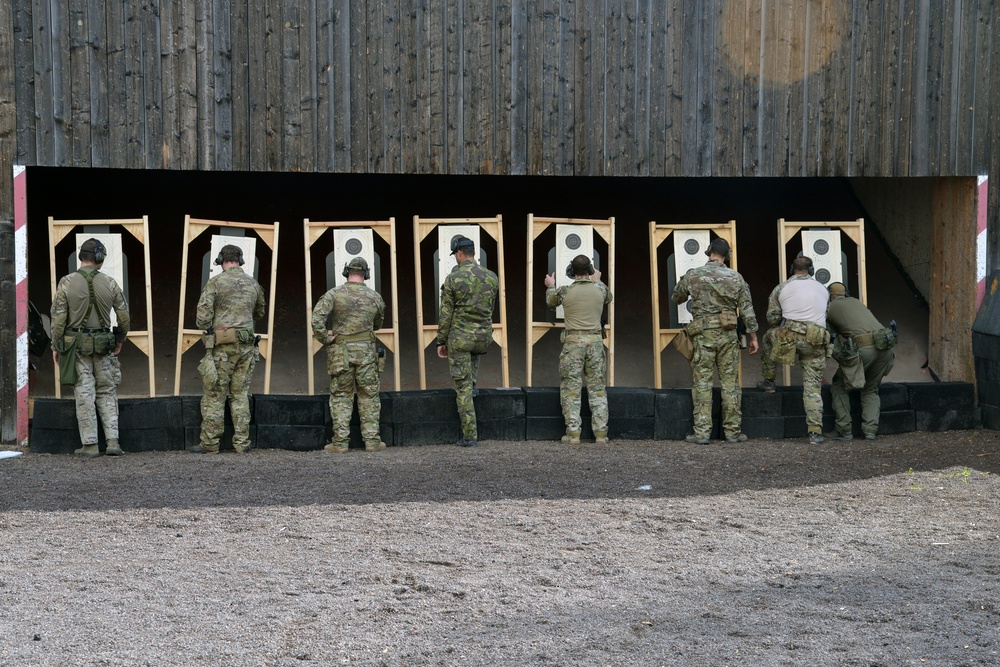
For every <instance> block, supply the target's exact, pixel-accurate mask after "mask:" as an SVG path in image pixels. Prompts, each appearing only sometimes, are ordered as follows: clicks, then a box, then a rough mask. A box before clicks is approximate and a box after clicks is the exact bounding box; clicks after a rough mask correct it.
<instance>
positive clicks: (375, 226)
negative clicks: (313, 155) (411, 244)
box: [302, 218, 400, 395]
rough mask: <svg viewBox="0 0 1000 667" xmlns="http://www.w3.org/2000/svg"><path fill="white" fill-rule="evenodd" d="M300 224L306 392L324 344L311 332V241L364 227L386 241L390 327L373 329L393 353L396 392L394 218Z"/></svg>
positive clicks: (312, 378) (396, 314)
mask: <svg viewBox="0 0 1000 667" xmlns="http://www.w3.org/2000/svg"><path fill="white" fill-rule="evenodd" d="M302 225H303V231H304V234H303V236H304V237H305V253H306V256H305V264H306V349H307V350H309V363H308V364H307V367H308V369H309V372H308V377H309V390H308V391H307V392H306V393H307V394H309V395H312V394H313V392H314V387H315V384H314V383H315V375H316V373H315V370H314V369H313V357H314V356H316V353H317V352H319V351H320V350H322V349H323V348H324V345H323V344H322V343H321V342H319V341H318V340H316V337H315V336H313V331H312V310H313V307H314V306H315V303H313V289H312V253H311V249H312V246H313V244H315V243H316V241H318V240H319V239H320V237H321V236H323V234H324V233H325V232H326V230H328V229H335V228H342V227H351V228H359V227H363V228H367V229H371V230H372V231H373V232H375V233H376V234H378V235H379V236H380V237H381V238H382V239H383V240H384V241H385V242H386V243H388V244H389V264H390V273H391V283H390V284H391V289H392V326H391V327H388V328H382V329H379V330H378V331H376V332H375V337H376V338H378V340H379V342H381V343H382V344H383V345H385V346H386V348H388V349H389V351H390V352H392V360H393V366H394V378H395V382H396V391H399V385H400V373H399V315H398V313H399V306H398V304H399V298H398V297H397V295H398V293H399V292H398V290H397V289H396V219H395V218H389V219H388V220H369V221H365V222H311V221H310V220H309V219H308V218H306V219H305V220H303V221H302ZM373 252H374V250H373ZM371 268H372V269H374V268H375V267H371Z"/></svg>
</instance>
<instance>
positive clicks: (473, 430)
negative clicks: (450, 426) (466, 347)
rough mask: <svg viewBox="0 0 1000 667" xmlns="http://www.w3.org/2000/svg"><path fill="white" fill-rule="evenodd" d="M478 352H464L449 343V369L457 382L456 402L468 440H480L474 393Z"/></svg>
mask: <svg viewBox="0 0 1000 667" xmlns="http://www.w3.org/2000/svg"><path fill="white" fill-rule="evenodd" d="M481 356H483V355H482V354H479V353H476V352H462V351H460V350H456V349H454V347H452V345H451V344H449V345H448V369H449V370H450V371H451V379H452V380H453V381H454V382H455V404H456V405H457V406H458V420H459V422H460V423H461V424H462V437H463V438H465V439H466V440H478V439H479V430H478V428H477V426H476V406H475V404H474V403H473V401H472V394H473V392H474V391H475V389H476V379H477V378H478V377H479V357H481Z"/></svg>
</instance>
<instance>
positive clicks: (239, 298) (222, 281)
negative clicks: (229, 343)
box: [195, 266, 264, 331]
mask: <svg viewBox="0 0 1000 667" xmlns="http://www.w3.org/2000/svg"><path fill="white" fill-rule="evenodd" d="M262 317H264V290H263V289H262V288H261V286H260V285H259V284H258V283H257V281H256V280H254V279H253V277H252V276H248V275H247V274H246V273H244V271H243V269H242V268H240V267H238V266H233V267H230V268H228V269H226V270H225V271H223V272H222V273H220V274H218V275H216V276H214V277H212V278H210V279H209V281H208V282H207V283H205V289H203V290H202V291H201V298H200V299H198V311H197V319H196V320H195V322H196V324H197V326H198V328H199V329H202V330H206V329H210V328H211V329H220V328H223V327H233V328H237V329H250V330H251V331H253V321H254V320H259V319H260V318H262Z"/></svg>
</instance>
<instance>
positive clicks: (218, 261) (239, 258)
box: [215, 246, 244, 266]
mask: <svg viewBox="0 0 1000 667" xmlns="http://www.w3.org/2000/svg"><path fill="white" fill-rule="evenodd" d="M234 247H235V248H236V251H237V252H238V253H239V254H238V255H237V257H236V261H237V262H239V265H240V266H243V264H244V262H243V248H240V247H239V246H234ZM223 261H225V260H223V259H222V251H221V250H220V251H219V254H218V255H217V256H216V257H215V263H216V264H217V265H218V266H222V262H223Z"/></svg>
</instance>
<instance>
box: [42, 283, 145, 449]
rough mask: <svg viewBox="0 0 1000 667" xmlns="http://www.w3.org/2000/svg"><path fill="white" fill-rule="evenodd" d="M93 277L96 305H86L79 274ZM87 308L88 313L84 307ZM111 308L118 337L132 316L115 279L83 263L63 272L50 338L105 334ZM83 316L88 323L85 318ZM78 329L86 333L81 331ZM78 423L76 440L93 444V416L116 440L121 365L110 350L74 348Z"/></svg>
mask: <svg viewBox="0 0 1000 667" xmlns="http://www.w3.org/2000/svg"><path fill="white" fill-rule="evenodd" d="M84 272H86V273H90V274H92V275H93V285H94V307H93V308H90V289H89V288H88V286H87V279H86V278H85V277H84V275H83V273H84ZM88 309H90V314H89V316H88V315H87V311H88ZM112 309H114V311H115V316H116V317H117V319H118V324H117V326H118V327H119V339H120V340H124V338H125V336H126V335H127V334H128V330H129V325H130V320H129V312H128V304H127V303H125V297H124V295H123V294H122V290H121V288H120V287H119V286H118V283H117V282H116V281H115V279H114V278H112V277H111V276H109V275H107V274H106V273H101V272H100V271H99V270H98V269H97V267H95V266H85V267H83V268H81V269H79V271H76V272H74V273H71V274H69V275H68V276H64V277H63V278H62V280H60V281H59V286H58V287H57V288H56V295H55V298H54V299H53V300H52V310H51V313H50V314H51V317H52V340H53V342H55V341H62V342H63V343H65V344H69V343H72V341H73V339H74V338H77V339H78V341H79V337H81V336H87V335H89V334H88V331H89V332H97V331H101V332H102V333H103V332H107V331H108V328H107V326H106V325H107V323H109V322H110V321H111V320H110V318H111V310H112ZM85 318H86V321H85ZM81 329H84V330H88V331H79V330H81ZM76 374H77V380H76V384H75V385H73V395H74V397H75V399H76V421H77V424H78V426H79V429H80V441H81V442H82V443H83V445H84V446H88V445H96V444H97V416H98V415H100V417H101V425H102V426H103V427H104V439H105V440H107V441H108V442H111V441H116V442H117V440H118V393H117V388H118V384H119V383H120V382H121V379H122V371H121V366H120V364H119V362H118V357H116V356H115V355H114V354H83V353H82V352H81V349H80V347H79V343H78V347H77V351H76Z"/></svg>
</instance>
